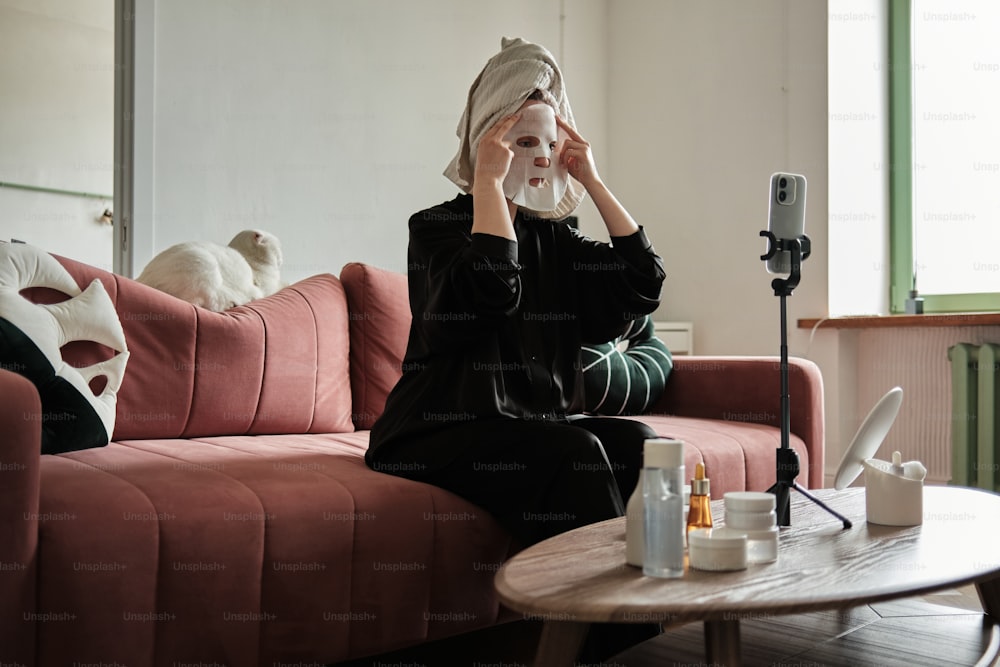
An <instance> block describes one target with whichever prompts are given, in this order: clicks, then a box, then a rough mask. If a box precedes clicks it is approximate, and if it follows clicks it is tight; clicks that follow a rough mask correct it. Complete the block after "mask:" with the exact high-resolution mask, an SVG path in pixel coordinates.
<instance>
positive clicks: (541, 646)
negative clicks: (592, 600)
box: [535, 621, 590, 667]
mask: <svg viewBox="0 0 1000 667" xmlns="http://www.w3.org/2000/svg"><path fill="white" fill-rule="evenodd" d="M589 628H590V624H589V623H572V622H569V621H545V624H544V625H542V636H541V638H539V640H538V651H537V652H536V653H535V667H572V666H573V662H574V661H575V660H576V657H577V656H578V655H579V654H580V647H581V646H583V640H584V639H585V638H586V637H587V630H588V629H589Z"/></svg>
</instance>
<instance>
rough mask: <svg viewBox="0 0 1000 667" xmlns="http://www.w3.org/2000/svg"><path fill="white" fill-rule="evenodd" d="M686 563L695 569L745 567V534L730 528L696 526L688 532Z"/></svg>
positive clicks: (730, 569)
mask: <svg viewBox="0 0 1000 667" xmlns="http://www.w3.org/2000/svg"><path fill="white" fill-rule="evenodd" d="M688 564H689V565H690V566H691V567H692V568H693V569H695V570H708V571H710V572H731V571H733V570H745V569H747V535H746V533H744V532H740V531H736V530H732V529H731V528H698V529H695V530H692V531H691V532H690V533H688Z"/></svg>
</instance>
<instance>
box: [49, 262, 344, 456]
mask: <svg viewBox="0 0 1000 667" xmlns="http://www.w3.org/2000/svg"><path fill="white" fill-rule="evenodd" d="M56 259H58V260H59V262H60V263H61V264H63V266H65V267H66V269H67V270H68V271H69V273H70V275H72V276H73V278H74V279H75V280H76V281H77V283H80V284H87V283H89V282H91V281H92V280H94V279H95V278H97V279H100V280H101V282H102V283H103V284H104V287H105V288H106V289H107V292H108V294H109V295H110V296H111V300H112V301H113V302H114V304H115V308H116V310H117V312H118V316H119V318H120V320H121V322H122V327H123V328H124V331H125V339H126V340H127V341H128V346H129V350H130V351H131V357H130V359H129V372H128V373H127V374H126V376H125V379H124V381H123V382H122V386H121V389H120V391H119V394H118V410H117V421H116V424H115V432H114V438H115V439H116V440H123V439H135V438H176V437H197V436H210V435H241V434H264V433H340V432H348V431H353V430H354V426H353V424H352V423H351V392H350V367H349V359H348V347H349V341H348V335H349V334H348V327H347V299H346V296H345V294H344V289H343V286H342V285H341V283H340V281H339V280H338V279H337V278H336V277H335V276H332V275H330V274H322V275H317V276H312V277H310V278H306V279H304V280H301V281H299V282H297V283H295V284H293V285H289V286H288V287H285V288H284V289H282V290H281V291H279V292H277V293H276V294H272V295H271V296H269V297H266V298H263V299H258V300H256V301H252V302H250V303H248V304H246V305H243V306H239V307H237V308H232V309H230V310H227V311H225V312H221V313H215V312H212V311H208V310H205V309H203V308H197V307H195V306H193V305H191V304H189V303H187V302H185V301H182V300H181V299H177V298H175V297H173V296H170V295H169V294H166V293H164V292H160V291H159V290H156V289H153V288H152V287H148V286H146V285H142V284H140V283H137V282H135V281H134V280H130V279H128V278H123V277H121V276H117V275H115V274H112V273H108V272H106V271H101V270H100V269H96V268H94V267H91V266H88V265H86V264H82V263H80V262H76V261H74V260H70V259H66V258H61V257H57V258H56ZM37 296H38V297H40V298H43V297H44V296H45V295H37ZM74 345H76V344H74ZM102 354H103V353H102V352H101V350H99V349H98V346H96V345H93V344H89V343H88V344H86V345H78V346H75V347H72V349H70V346H67V349H66V358H67V361H68V362H69V363H71V364H73V365H88V364H92V363H94V362H95V361H100V360H101V358H102Z"/></svg>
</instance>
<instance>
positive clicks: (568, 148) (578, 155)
mask: <svg viewBox="0 0 1000 667" xmlns="http://www.w3.org/2000/svg"><path fill="white" fill-rule="evenodd" d="M556 123H558V124H559V127H561V128H562V130H563V131H564V132H565V133H566V134H567V135H568V137H569V138H568V139H566V141H564V142H563V147H562V151H561V152H560V153H559V164H561V165H563V166H564V167H566V170H567V171H568V172H569V174H570V176H572V177H573V178H575V179H576V180H578V181H580V184H581V185H583V187H585V188H586V189H587V191H588V192H589V191H590V189H591V187H593V186H594V185H598V184H599V183H600V182H601V177H600V176H599V175H598V173H597V166H596V165H595V164H594V154H593V153H592V152H591V150H590V142H589V141H587V140H586V139H584V138H583V137H581V136H580V133H579V132H577V131H576V130H574V129H573V128H572V127H571V126H570V124H569V123H567V122H566V121H564V120H563V119H562V118H561V117H560V116H559V115H558V114H557V115H556Z"/></svg>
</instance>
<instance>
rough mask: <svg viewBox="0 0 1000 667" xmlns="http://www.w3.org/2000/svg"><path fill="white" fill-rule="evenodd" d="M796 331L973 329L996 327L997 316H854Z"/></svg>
mask: <svg viewBox="0 0 1000 667" xmlns="http://www.w3.org/2000/svg"><path fill="white" fill-rule="evenodd" d="M797 325H798V328H799V329H813V328H818V329H888V328H892V327H976V326H996V325H1000V312H991V313H927V314H924V315H902V314H901V315H858V316H851V317H831V318H828V319H822V318H816V317H814V318H808V319H801V320H798V323H797Z"/></svg>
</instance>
